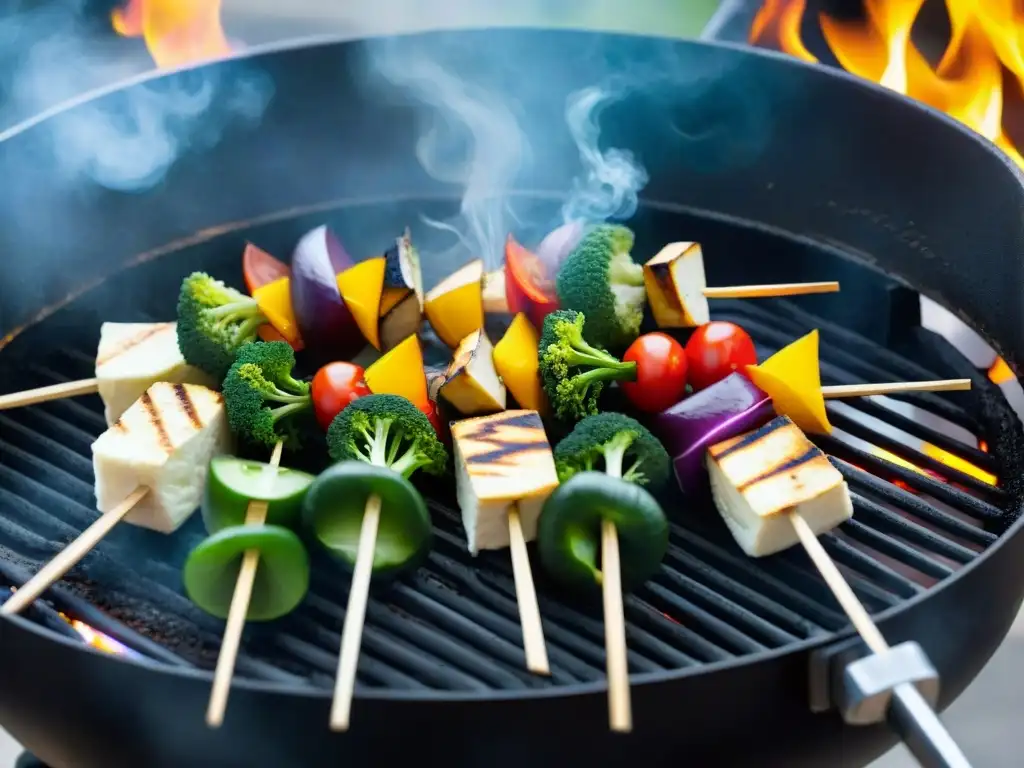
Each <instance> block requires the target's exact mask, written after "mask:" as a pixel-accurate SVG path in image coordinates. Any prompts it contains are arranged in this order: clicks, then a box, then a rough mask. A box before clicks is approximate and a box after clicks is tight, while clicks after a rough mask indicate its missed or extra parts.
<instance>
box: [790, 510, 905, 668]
mask: <svg viewBox="0 0 1024 768" xmlns="http://www.w3.org/2000/svg"><path fill="white" fill-rule="evenodd" d="M789 521H790V522H791V523H792V524H793V528H795V529H796V535H797V536H799V537H800V543H801V544H803V545H804V549H805V550H807V554H808V555H809V556H810V558H811V561H812V562H813V563H814V565H815V567H817V569H818V572H819V573H820V574H821V577H822V578H823V579H824V580H825V583H826V584H827V585H828V587H829V589H831V590H832V594H833V595H835V598H836V600H837V601H838V602H839V605H840V606H842V608H843V611H845V612H846V616H847V618H849V619H850V623H851V624H853V628H854V629H856V630H857V632H858V633H859V634H860V636H861V638H863V640H864V643H865V644H866V645H867V647H868V648H870V649H871V651H872V652H873V653H883V652H885V651H887V650H889V644H888V643H887V642H886V641H885V638H884V637H882V633H881V632H880V631H879V629H878V627H877V626H875V622H874V621H873V620H872V618H871V615H870V614H869V613H868V612H867V609H865V608H864V606H863V605H862V604H861V602H860V600H858V599H857V595H855V594H854V593H853V589H851V587H850V585H849V584H848V583H847V581H846V579H845V578H843V574H842V573H841V572H840V571H839V568H837V567H836V564H835V562H834V561H833V560H832V558H831V557H830V556H829V554H828V552H826V551H825V547H823V546H822V545H821V542H820V541H818V537H817V536H816V535H815V533H814V530H813V529H812V528H811V526H810V525H808V524H807V521H806V520H804V519H803V518H802V517H801V516H800V515H799V514H797V513H795V512H790V513H789Z"/></svg>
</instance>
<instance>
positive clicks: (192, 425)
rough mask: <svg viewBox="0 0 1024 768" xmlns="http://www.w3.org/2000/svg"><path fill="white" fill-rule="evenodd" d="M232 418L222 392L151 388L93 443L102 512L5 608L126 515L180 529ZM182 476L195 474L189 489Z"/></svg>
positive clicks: (61, 570)
mask: <svg viewBox="0 0 1024 768" xmlns="http://www.w3.org/2000/svg"><path fill="white" fill-rule="evenodd" d="M226 421H227V420H226V418H225V416H224V404H223V401H222V399H221V396H220V395H219V394H217V393H216V392H213V391H211V390H209V389H206V388H205V387H201V386H198V385H191V384H177V385H172V384H168V383H164V382H161V383H158V384H154V385H153V386H151V387H150V388H149V389H148V390H147V391H146V392H145V393H144V394H143V396H142V397H141V398H139V400H138V401H137V402H136V403H135V404H134V405H133V406H132V407H131V408H129V409H128V410H127V411H125V412H124V414H122V416H121V418H120V419H119V420H118V421H116V422H115V423H114V425H113V426H111V427H110V429H108V430H107V431H106V432H104V433H103V434H102V435H100V437H99V438H98V439H97V440H96V442H95V443H93V463H94V467H95V474H96V500H97V507H98V508H99V510H100V512H101V513H102V514H101V515H100V517H99V518H98V519H97V520H95V521H94V522H93V523H92V524H91V525H90V526H89V527H88V528H86V529H85V530H84V531H83V532H82V533H81V534H80V535H79V536H78V538H77V539H75V540H74V541H73V542H72V543H71V544H69V545H68V546H67V547H66V548H65V549H64V550H63V551H62V552H61V553H60V554H58V555H57V556H56V557H54V558H53V560H51V561H50V562H49V563H48V564H47V565H45V566H44V567H43V568H42V569H40V571H39V572H38V573H36V575H35V576H33V577H32V578H31V579H29V580H28V581H27V582H26V583H25V584H24V585H22V587H21V588H20V589H18V591H17V592H15V594H14V595H12V596H11V597H10V598H9V599H8V600H7V601H6V602H5V603H4V605H3V606H2V608H0V613H4V614H14V613H18V612H20V611H21V610H23V609H24V608H25V607H26V606H28V605H29V604H31V603H32V602H33V601H34V600H35V599H36V598H38V597H39V596H40V595H41V594H43V592H45V591H46V590H47V589H48V588H49V587H50V585H51V584H53V583H54V582H56V581H57V580H58V579H60V578H61V577H62V576H63V575H64V574H65V573H67V572H68V571H69V570H70V569H71V568H72V567H74V566H75V565H76V564H77V563H78V562H79V561H81V560H82V558H84V557H85V556H86V555H87V554H88V553H89V552H90V551H92V549H93V548H94V547H95V546H96V545H97V544H98V543H99V542H100V541H101V540H102V539H103V538H104V537H105V536H106V535H107V534H108V533H109V532H110V531H111V530H113V528H114V527H115V526H116V525H117V524H118V523H119V522H120V521H121V520H125V519H126V518H127V522H129V523H134V524H136V525H140V526H142V527H146V528H151V529H153V530H157V531H161V532H163V533H171V532H172V531H174V530H176V529H177V528H178V527H179V526H180V525H181V524H182V523H183V522H185V520H187V519H188V518H189V517H190V516H191V514H192V513H193V511H195V509H196V508H197V507H198V506H199V501H200V499H201V497H202V485H203V482H204V481H205V477H206V468H207V467H208V465H209V463H210V460H211V459H212V458H213V456H215V455H216V454H218V453H222V452H224V451H225V450H226V448H227V444H228V435H227V424H226ZM183 475H184V476H187V477H188V483H187V484H186V485H185V486H184V487H182V485H181V481H180V478H181V477H182V476H183ZM197 478H198V479H199V482H198V483H196V482H195V479H197Z"/></svg>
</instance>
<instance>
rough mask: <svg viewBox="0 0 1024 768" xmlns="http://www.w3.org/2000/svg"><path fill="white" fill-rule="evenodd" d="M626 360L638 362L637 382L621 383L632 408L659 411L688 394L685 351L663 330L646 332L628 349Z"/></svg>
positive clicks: (646, 411) (649, 411)
mask: <svg viewBox="0 0 1024 768" xmlns="http://www.w3.org/2000/svg"><path fill="white" fill-rule="evenodd" d="M622 359H623V360H624V361H625V362H635V363H636V381H625V382H622V383H621V386H622V390H623V392H625V394H626V397H628V398H629V401H630V402H631V403H632V404H633V407H634V408H636V409H637V410H639V411H643V412H644V413H658V412H659V411H664V410H665V409H666V408H671V407H672V406H673V405H675V404H676V403H678V402H679V401H680V400H682V399H683V396H684V395H685V394H686V350H684V349H683V345H682V344H680V343H679V342H678V341H676V340H675V339H673V338H672V337H671V336H669V335H667V334H664V333H645V334H644V335H643V336H641V337H640V338H638V339H637V340H636V341H634V342H633V343H632V344H630V346H629V349H627V350H626V354H625V355H623V356H622Z"/></svg>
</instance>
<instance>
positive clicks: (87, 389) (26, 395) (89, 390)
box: [0, 379, 99, 411]
mask: <svg viewBox="0 0 1024 768" xmlns="http://www.w3.org/2000/svg"><path fill="white" fill-rule="evenodd" d="M98 391H99V382H98V381H97V380H96V379H82V380H81V381H65V382H64V383H63V384H54V385H52V386H49V387H39V388H38V389H26V390H25V391H24V392H12V393H11V394H9V395H0V411H6V410H7V409H9V408H21V407H22V406H24V405H35V404H36V403H45V402H48V401H50V400H62V399H64V398H65V397H78V396H79V395H95V394H96V393H97V392H98Z"/></svg>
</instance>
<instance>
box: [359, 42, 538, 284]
mask: <svg viewBox="0 0 1024 768" xmlns="http://www.w3.org/2000/svg"><path fill="white" fill-rule="evenodd" d="M375 64H376V73H377V74H378V75H381V76H383V77H385V78H386V79H387V80H388V81H389V82H390V83H391V84H393V85H396V86H398V87H400V88H402V89H403V90H404V91H406V92H408V93H410V94H413V95H414V96H415V98H417V99H418V101H419V102H420V103H421V104H422V105H423V107H425V109H423V110H422V111H421V112H420V114H419V117H420V120H421V129H420V137H419V140H418V142H417V144H416V148H415V151H416V158H417V159H418V160H419V163H420V165H421V166H422V167H423V169H424V170H425V171H426V172H427V173H428V174H430V176H432V177H433V178H434V179H436V180H438V181H441V182H444V183H447V184H454V185H458V186H460V187H462V189H463V192H462V202H461V203H460V206H459V216H458V218H457V219H456V220H453V221H447V222H445V221H436V220H433V219H425V223H427V224H428V225H429V226H433V227H435V228H438V229H443V230H447V231H449V232H451V233H452V234H453V235H454V236H455V238H456V239H457V241H458V243H457V245H456V246H455V248H456V249H457V248H459V247H460V246H461V248H462V249H465V250H466V251H468V252H469V253H471V254H474V255H475V256H479V257H482V258H483V259H484V260H485V262H486V263H487V264H488V266H491V265H493V264H496V263H498V262H499V261H500V259H501V254H502V253H503V248H504V244H505V237H506V235H507V234H508V232H509V231H510V229H509V223H510V221H512V220H514V219H515V214H514V213H513V211H512V209H511V206H510V205H509V201H508V200H507V198H506V197H505V192H506V190H508V189H509V188H510V187H511V186H512V183H513V182H514V181H515V179H516V177H517V176H518V174H519V172H520V170H521V169H522V167H523V164H524V163H525V162H527V160H528V159H529V153H530V146H529V143H528V141H527V138H526V134H525V133H524V132H523V130H522V128H521V126H520V125H519V121H518V118H517V116H516V115H515V114H514V112H513V111H512V109H511V108H510V107H509V105H508V104H507V103H506V102H505V101H504V100H503V99H501V98H499V95H498V94H495V93H493V92H490V91H487V90H485V89H481V88H479V87H476V86H473V85H471V84H470V83H468V82H466V81H464V80H463V79H462V78H460V77H459V76H458V75H456V74H455V73H454V72H453V71H451V70H449V69H446V68H445V67H444V66H443V65H442V64H441V63H440V62H438V61H437V60H435V59H434V58H432V57H431V56H430V55H428V54H427V53H425V52H424V51H423V50H422V49H415V48H410V47H409V46H404V45H401V44H399V43H398V42H397V41H388V42H387V43H385V45H384V46H383V47H382V48H381V49H380V53H379V54H378V55H377V57H376V60H375Z"/></svg>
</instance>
